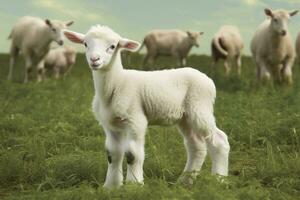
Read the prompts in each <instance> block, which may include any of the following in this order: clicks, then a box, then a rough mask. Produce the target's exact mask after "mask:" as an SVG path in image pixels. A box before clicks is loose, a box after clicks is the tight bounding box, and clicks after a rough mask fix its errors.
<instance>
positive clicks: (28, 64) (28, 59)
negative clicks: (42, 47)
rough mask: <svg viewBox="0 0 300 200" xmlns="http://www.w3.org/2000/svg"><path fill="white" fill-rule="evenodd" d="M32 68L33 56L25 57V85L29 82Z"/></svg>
mask: <svg viewBox="0 0 300 200" xmlns="http://www.w3.org/2000/svg"><path fill="white" fill-rule="evenodd" d="M31 68H32V59H31V56H29V55H25V75H24V83H27V82H28V75H29V73H30V72H31Z"/></svg>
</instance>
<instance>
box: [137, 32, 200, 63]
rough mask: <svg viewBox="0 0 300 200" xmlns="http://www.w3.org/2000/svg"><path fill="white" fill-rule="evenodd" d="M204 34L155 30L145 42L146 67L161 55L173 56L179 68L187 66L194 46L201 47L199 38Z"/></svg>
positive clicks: (147, 36)
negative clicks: (188, 56)
mask: <svg viewBox="0 0 300 200" xmlns="http://www.w3.org/2000/svg"><path fill="white" fill-rule="evenodd" d="M202 34H203V32H191V31H186V32H184V31H181V30H154V31H151V32H150V33H148V34H147V35H146V36H145V38H144V41H143V44H142V46H143V45H145V46H146V48H147V53H146V55H145V58H144V64H143V65H144V66H145V65H146V64H149V65H152V64H153V63H154V61H155V60H156V58H157V57H158V56H160V55H163V56H172V57H174V58H176V59H177V61H178V65H179V66H181V67H182V66H185V64H186V58H187V55H188V53H189V51H190V50H191V48H192V47H193V46H196V47H199V43H198V38H199V37H200V35H202Z"/></svg>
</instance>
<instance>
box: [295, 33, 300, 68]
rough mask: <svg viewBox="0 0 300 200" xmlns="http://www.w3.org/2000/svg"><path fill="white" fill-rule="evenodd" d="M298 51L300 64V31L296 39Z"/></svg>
mask: <svg viewBox="0 0 300 200" xmlns="http://www.w3.org/2000/svg"><path fill="white" fill-rule="evenodd" d="M296 53H297V57H298V62H299V64H300V32H299V33H298V36H297V40H296Z"/></svg>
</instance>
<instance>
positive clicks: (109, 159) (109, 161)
mask: <svg viewBox="0 0 300 200" xmlns="http://www.w3.org/2000/svg"><path fill="white" fill-rule="evenodd" d="M106 155H107V161H108V163H109V164H110V163H111V155H110V153H109V151H108V150H106Z"/></svg>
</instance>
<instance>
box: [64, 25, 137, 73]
mask: <svg viewBox="0 0 300 200" xmlns="http://www.w3.org/2000/svg"><path fill="white" fill-rule="evenodd" d="M64 34H65V36H66V37H67V38H68V39H69V40H70V41H72V42H75V43H80V44H83V45H84V46H85V48H86V50H85V55H86V59H87V62H88V64H89V66H90V68H91V69H92V70H99V69H104V68H105V67H106V66H108V65H109V64H110V63H111V62H112V60H113V57H114V55H116V53H120V52H119V51H120V50H122V49H125V50H129V51H137V50H138V49H139V47H140V44H139V43H138V42H135V41H132V40H129V39H125V38H122V37H121V36H120V35H118V34H117V33H115V32H114V31H113V30H111V29H110V28H108V27H106V26H100V25H97V26H93V27H92V28H91V29H90V30H89V31H88V32H87V34H85V35H84V34H81V33H76V32H73V31H67V30H66V31H64Z"/></svg>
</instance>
